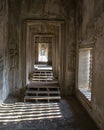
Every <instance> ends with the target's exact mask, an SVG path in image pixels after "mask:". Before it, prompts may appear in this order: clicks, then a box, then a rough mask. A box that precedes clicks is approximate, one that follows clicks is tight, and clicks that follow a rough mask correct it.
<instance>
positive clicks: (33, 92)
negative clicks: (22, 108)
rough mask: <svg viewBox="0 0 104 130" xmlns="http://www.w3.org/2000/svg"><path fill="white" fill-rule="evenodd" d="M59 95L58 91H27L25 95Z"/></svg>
mask: <svg viewBox="0 0 104 130" xmlns="http://www.w3.org/2000/svg"><path fill="white" fill-rule="evenodd" d="M37 93H38V94H47V93H48V94H60V91H31V90H27V91H26V94H37Z"/></svg>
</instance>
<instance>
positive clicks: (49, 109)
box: [0, 98, 98, 130]
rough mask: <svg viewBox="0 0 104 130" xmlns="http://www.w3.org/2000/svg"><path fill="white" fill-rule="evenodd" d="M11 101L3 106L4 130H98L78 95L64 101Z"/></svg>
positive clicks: (0, 126) (1, 122) (1, 120)
mask: <svg viewBox="0 0 104 130" xmlns="http://www.w3.org/2000/svg"><path fill="white" fill-rule="evenodd" d="M7 101H8V103H7V102H6V103H3V104H2V105H0V130H98V128H97V127H96V125H95V124H94V122H93V121H92V120H91V119H90V117H89V116H88V114H87V113H86V111H85V110H84V109H83V107H82V106H81V105H80V104H79V103H78V101H77V100H75V99H74V98H68V100H61V101H60V103H34V104H33V103H23V102H15V101H16V99H15V100H13V98H12V99H9V98H8V100H7ZM11 101H13V102H11Z"/></svg>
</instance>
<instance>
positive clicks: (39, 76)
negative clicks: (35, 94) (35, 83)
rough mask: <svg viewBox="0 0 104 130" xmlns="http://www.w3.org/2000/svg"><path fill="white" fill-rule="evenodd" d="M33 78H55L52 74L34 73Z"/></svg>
mask: <svg viewBox="0 0 104 130" xmlns="http://www.w3.org/2000/svg"><path fill="white" fill-rule="evenodd" d="M32 78H54V77H53V76H51V75H48V76H47V75H33V77H32Z"/></svg>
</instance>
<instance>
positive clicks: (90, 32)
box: [76, 0, 104, 130]
mask: <svg viewBox="0 0 104 130" xmlns="http://www.w3.org/2000/svg"><path fill="white" fill-rule="evenodd" d="M76 19H77V21H76V30H77V48H79V46H83V47H85V46H86V47H87V46H89V47H91V46H93V48H94V57H93V62H94V63H93V86H92V91H91V92H92V99H91V107H92V109H90V108H88V106H87V105H85V103H83V105H84V106H85V107H86V108H87V110H88V112H89V113H90V114H91V116H92V117H93V118H94V120H95V121H96V122H97V123H98V125H99V126H100V128H101V129H102V130H103V129H104V117H103V116H102V115H104V100H102V99H104V94H103V92H104V87H103V85H104V76H103V74H104V67H103V66H104V60H103V59H104V1H103V0H99V1H97V0H79V1H78V2H77V11H76ZM77 51H78V50H77ZM80 100H81V101H82V100H83V99H80ZM82 102H83V101H82ZM90 110H91V111H90Z"/></svg>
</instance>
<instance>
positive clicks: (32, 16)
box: [8, 0, 75, 95]
mask: <svg viewBox="0 0 104 130" xmlns="http://www.w3.org/2000/svg"><path fill="white" fill-rule="evenodd" d="M8 2H9V52H10V57H9V68H10V70H9V74H10V76H9V78H10V80H9V81H10V82H9V85H10V86H11V93H12V92H13V91H15V92H16V91H18V90H20V88H22V87H23V86H24V81H23V74H24V73H26V72H25V70H24V69H23V68H24V65H25V63H26V62H25V59H24V58H23V55H25V47H24V45H23V44H24V42H25V40H24V37H25V36H24V35H25V32H24V30H25V29H26V28H25V27H24V21H26V20H43V19H44V20H49V21H51V20H56V21H57V20H58V21H60V20H63V21H64V22H65V26H63V27H62V28H61V30H63V33H62V34H61V35H63V37H65V39H63V38H62V39H60V40H61V41H62V43H63V45H62V46H60V51H61V52H62V53H63V55H61V54H60V56H62V59H64V60H61V62H59V63H58V64H60V66H61V67H60V68H58V69H59V72H60V73H59V75H62V76H63V77H64V78H63V79H62V80H60V82H61V84H62V85H61V86H62V88H63V90H64V91H62V92H63V93H64V94H65V95H68V94H69V93H72V90H73V87H74V84H75V83H74V81H75V80H74V79H75V76H74V72H75V70H74V69H72V68H71V67H70V73H69V72H68V71H67V69H66V67H67V66H73V63H72V62H74V61H75V56H74V55H73V54H72V53H71V52H72V51H73V49H74V51H73V53H75V41H74V40H73V39H75V38H74V37H72V33H73V35H75V30H73V29H74V17H75V7H74V2H73V0H69V1H63V0H15V1H13V0H9V1H8ZM70 21H71V22H70ZM67 26H69V28H67ZM47 28H50V30H54V28H52V27H51V26H48V27H47ZM47 28H45V26H40V28H34V30H35V31H34V33H35V32H36V33H37V31H38V32H40V30H44V33H46V30H47ZM69 29H70V33H69ZM71 30H72V33H71ZM40 33H41V32H40ZM48 33H50V31H49V32H48ZM56 38H57V37H56ZM69 40H70V42H69ZM59 42H60V41H59ZM67 45H68V46H67ZM67 47H68V48H67ZM56 48H58V46H57V45H56ZM67 49H68V50H67ZM66 50H67V51H66ZM69 52H70V54H68V53H69ZM66 53H67V56H66ZM69 55H70V56H69ZM73 57H74V61H73V60H72V59H73ZM56 58H57V59H58V55H56ZM70 58H71V59H70ZM57 67H58V66H57ZM69 79H70V80H69ZM65 88H66V89H65ZM67 90H68V91H67ZM69 91H70V92H69Z"/></svg>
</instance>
